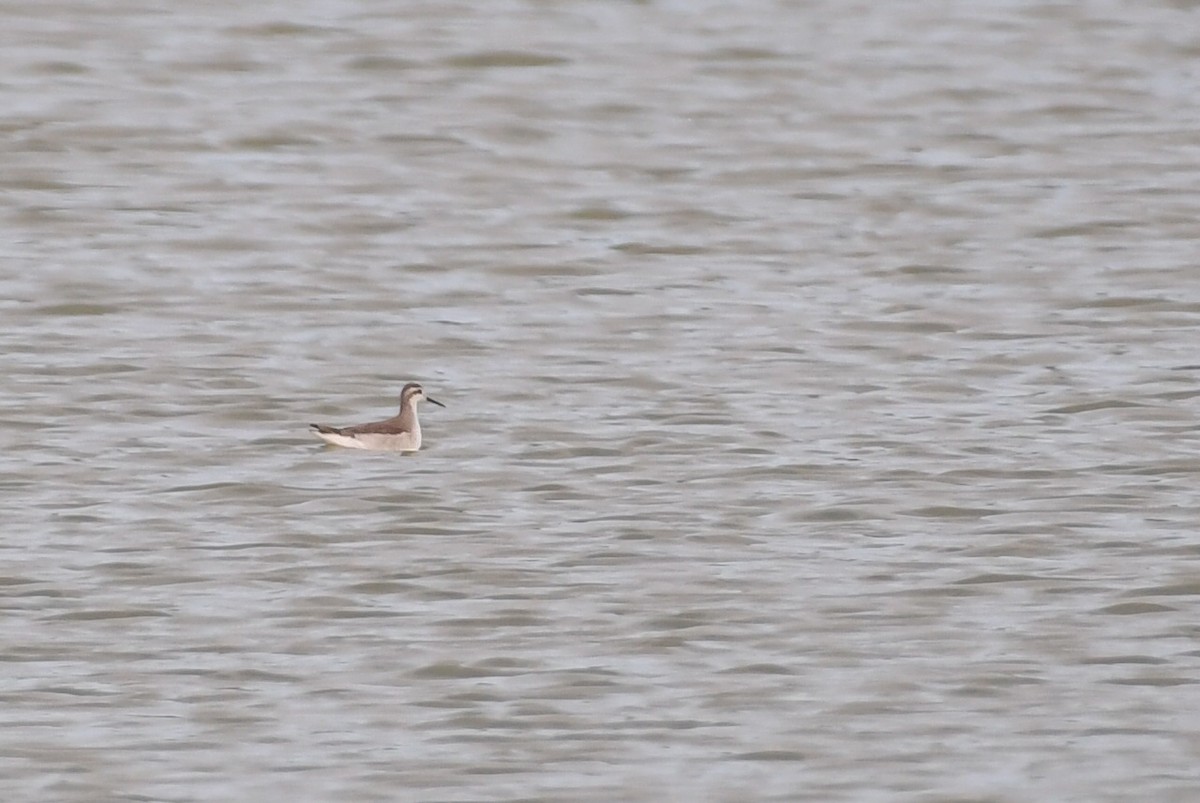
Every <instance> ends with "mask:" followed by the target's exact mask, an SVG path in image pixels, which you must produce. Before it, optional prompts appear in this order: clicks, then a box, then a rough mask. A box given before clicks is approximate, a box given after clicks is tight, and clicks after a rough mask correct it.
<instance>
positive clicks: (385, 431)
mask: <svg viewBox="0 0 1200 803" xmlns="http://www.w3.org/2000/svg"><path fill="white" fill-rule="evenodd" d="M421 399H425V400H426V401H430V402H432V403H434V404H436V405H437V406H438V407H445V406H446V405H444V404H442V403H441V402H440V401H438V400H437V399H431V398H430V397H428V396H426V395H425V389H424V388H422V387H421V386H420V385H419V384H417V383H416V382H409V383H408V384H407V385H405V386H404V389H403V390H401V391H400V413H399V414H398V415H396V416H394V417H392V418H389V419H388V420H386V421H376V422H374V423H371V424H359V425H358V426H356V427H345V428H343V429H338V428H337V427H331V426H329V425H328V424H310V425H309V429H311V430H312V433H313V434H314V435H316V436H317V437H318V438H320V439H321V440H323V441H325V442H326V443H332V444H333V445H335V446H345V447H346V448H347V449H378V450H381V451H387V452H415V451H417V450H418V449H420V448H421V422H420V421H418V420H417V402H419V401H420V400H421Z"/></svg>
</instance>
